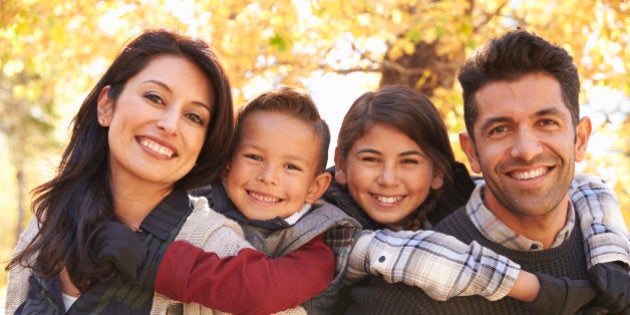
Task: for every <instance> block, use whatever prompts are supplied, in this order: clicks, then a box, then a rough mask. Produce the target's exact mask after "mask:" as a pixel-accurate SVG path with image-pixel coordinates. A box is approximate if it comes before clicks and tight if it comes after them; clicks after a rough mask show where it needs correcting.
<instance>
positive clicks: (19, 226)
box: [15, 166, 26, 240]
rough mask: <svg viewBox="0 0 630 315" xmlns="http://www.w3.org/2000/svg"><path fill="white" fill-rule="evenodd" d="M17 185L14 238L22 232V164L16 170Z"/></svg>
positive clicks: (23, 184)
mask: <svg viewBox="0 0 630 315" xmlns="http://www.w3.org/2000/svg"><path fill="white" fill-rule="evenodd" d="M17 185H18V196H17V200H18V207H17V211H18V216H17V224H16V229H15V239H16V240H17V239H18V238H19V237H20V233H22V223H23V222H24V188H25V185H26V184H25V183H24V169H23V167H22V166H19V167H18V170H17Z"/></svg>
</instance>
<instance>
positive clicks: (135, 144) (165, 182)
mask: <svg viewBox="0 0 630 315" xmlns="http://www.w3.org/2000/svg"><path fill="white" fill-rule="evenodd" d="M109 88H110V87H109V86H107V87H105V88H104V89H103V90H102V91H101V93H100V95H99V101H98V117H99V123H100V124H101V125H102V126H108V127H109V131H108V140H109V150H110V151H109V153H110V157H109V163H110V167H111V172H112V185H121V187H122V186H127V189H129V188H131V187H135V188H139V187H147V186H146V185H158V186H163V187H165V188H169V187H172V185H173V184H174V183H175V182H176V181H177V180H179V179H181V178H182V177H184V176H185V175H186V174H187V173H188V172H190V170H191V169H192V168H193V166H194V165H195V162H196V160H197V157H198V156H199V152H200V151H201V148H202V146H203V143H204V138H205V135H206V131H207V130H208V122H209V121H210V113H211V110H210V108H211V106H212V104H213V100H214V95H213V93H212V91H211V89H210V85H209V81H208V79H207V78H206V76H205V75H204V73H203V72H201V70H199V68H197V66H196V65H195V64H193V63H192V62H190V61H188V60H187V59H185V58H181V57H176V56H160V57H157V58H155V59H153V60H152V61H151V62H149V63H148V64H147V66H146V67H145V68H144V69H143V70H142V71H141V72H139V73H138V74H137V75H135V76H134V77H132V78H131V79H129V81H127V83H126V84H125V86H124V89H123V91H122V92H121V94H120V95H119V97H118V99H117V100H113V99H112V98H110V97H109V96H108V95H107V93H108V91H109Z"/></svg>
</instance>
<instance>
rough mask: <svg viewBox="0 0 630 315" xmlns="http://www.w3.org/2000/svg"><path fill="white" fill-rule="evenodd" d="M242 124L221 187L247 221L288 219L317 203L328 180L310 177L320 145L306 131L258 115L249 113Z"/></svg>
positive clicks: (291, 121) (285, 119) (274, 116)
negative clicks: (224, 188) (307, 205)
mask: <svg viewBox="0 0 630 315" xmlns="http://www.w3.org/2000/svg"><path fill="white" fill-rule="evenodd" d="M242 124H243V126H242V129H241V135H240V138H239V139H236V141H238V144H237V147H236V149H235V151H234V152H233V154H232V157H231V159H230V162H229V164H228V166H227V167H226V170H225V172H224V174H223V182H224V184H225V187H226V190H227V194H228V197H229V198H230V200H231V201H232V202H233V203H234V204H235V205H236V207H237V208H238V209H239V210H240V211H241V213H243V215H244V216H245V217H246V218H248V219H257V220H269V219H273V218H275V217H277V216H279V217H281V218H287V217H288V216H290V215H292V214H294V213H295V212H297V211H298V210H300V209H301V208H302V206H303V205H304V203H313V202H315V201H316V200H317V199H319V197H321V195H322V194H323V193H324V191H325V190H326V188H328V185H329V184H330V180H331V177H330V175H329V174H326V173H325V174H319V175H317V176H316V175H315V172H316V169H317V166H318V165H319V159H320V152H319V149H320V141H321V140H320V139H319V137H318V136H317V134H316V133H315V131H314V130H313V128H312V127H311V126H309V125H307V124H306V123H304V122H302V121H300V120H298V119H295V118H292V117H290V116H288V115H286V114H281V113H273V112H262V111H258V112H253V113H251V114H250V116H249V117H247V118H246V119H245V120H244V121H243V122H242Z"/></svg>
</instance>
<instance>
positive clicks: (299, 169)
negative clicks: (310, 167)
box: [285, 163, 302, 171]
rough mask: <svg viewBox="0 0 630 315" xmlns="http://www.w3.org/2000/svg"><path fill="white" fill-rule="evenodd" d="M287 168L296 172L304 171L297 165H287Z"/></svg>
mask: <svg viewBox="0 0 630 315" xmlns="http://www.w3.org/2000/svg"><path fill="white" fill-rule="evenodd" d="M285 167H286V168H287V169H290V170H294V171H301V170H302V168H300V167H299V166H297V165H295V164H292V163H289V164H287V165H286V166H285Z"/></svg>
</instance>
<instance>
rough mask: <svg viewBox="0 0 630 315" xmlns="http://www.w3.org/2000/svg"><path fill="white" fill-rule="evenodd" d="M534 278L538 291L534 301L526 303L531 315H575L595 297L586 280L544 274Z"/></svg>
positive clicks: (594, 292)
mask: <svg viewBox="0 0 630 315" xmlns="http://www.w3.org/2000/svg"><path fill="white" fill-rule="evenodd" d="M536 276H537V277H538V280H539V281H540V291H539V292H538V296H536V299H535V300H534V301H532V302H529V303H527V305H528V307H529V308H530V310H531V312H532V313H533V314H566V315H570V314H575V313H578V311H579V310H580V309H582V308H583V307H584V306H586V305H587V304H589V302H590V301H591V300H592V299H593V298H594V297H595V296H596V295H597V291H596V290H595V288H593V286H592V285H591V283H590V282H589V281H588V280H571V279H568V278H565V277H562V278H556V277H552V276H550V275H547V274H544V273H536Z"/></svg>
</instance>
